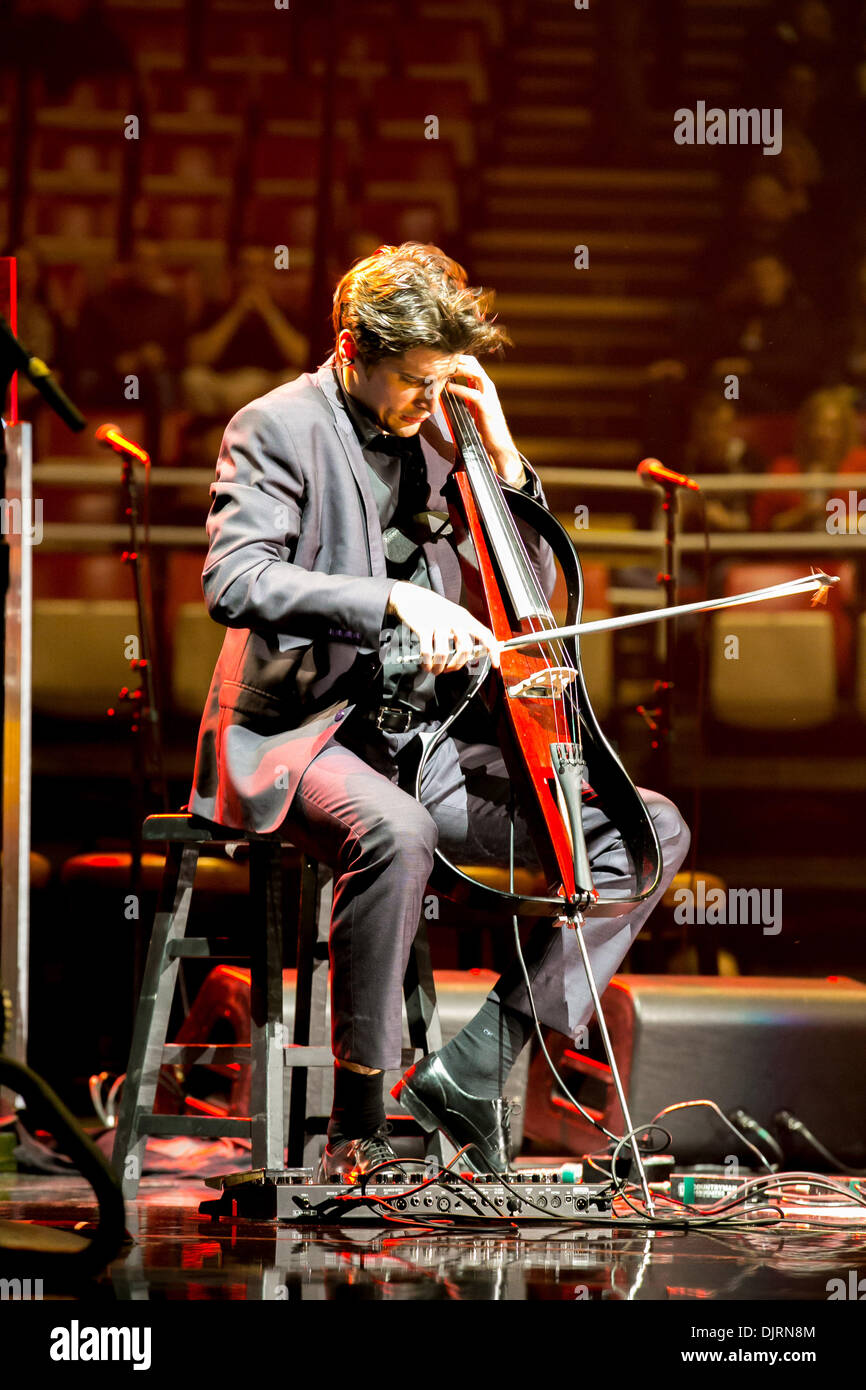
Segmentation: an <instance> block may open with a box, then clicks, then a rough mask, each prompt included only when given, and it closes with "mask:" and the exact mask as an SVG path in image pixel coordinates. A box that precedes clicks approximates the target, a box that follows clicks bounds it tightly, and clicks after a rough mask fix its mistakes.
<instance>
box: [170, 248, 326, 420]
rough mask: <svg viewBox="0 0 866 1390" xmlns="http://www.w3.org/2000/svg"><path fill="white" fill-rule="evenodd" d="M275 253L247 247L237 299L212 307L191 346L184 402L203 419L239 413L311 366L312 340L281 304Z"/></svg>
mask: <svg viewBox="0 0 866 1390" xmlns="http://www.w3.org/2000/svg"><path fill="white" fill-rule="evenodd" d="M278 274H279V272H277V271H275V270H274V263H273V259H272V255H271V253H270V252H269V251H268V250H266V249H265V248H264V247H261V246H246V247H243V248H242V249H241V251H240V253H239V255H238V259H237V264H236V266H235V270H234V275H233V277H232V278H233V284H232V293H231V294H230V295H229V296H228V297H227V298H226V299H225V300H223V301H222V302H221V303H217V304H211V305H209V306H208V307H207V308H206V309H205V312H204V315H203V316H202V319H201V322H200V323H199V325H198V327H197V331H196V332H195V333H194V334H193V335H192V336H191V337H190V339H189V342H188V345H187V368H186V371H185V372H184V375H183V388H184V401H185V404H186V405H187V407H188V408H189V409H190V410H193V411H195V412H196V413H197V414H201V415H222V416H224V415H225V414H226V412H228V413H233V412H234V411H236V410H239V409H240V408H241V406H242V405H246V403H247V402H248V401H250V400H252V399H254V398H255V397H258V396H263V395H265V393H266V392H268V391H271V390H273V389H274V387H276V386H279V385H281V383H282V382H284V381H290V380H291V379H292V377H294V376H297V375H298V373H299V372H300V371H302V370H303V369H304V368H305V367H306V365H307V340H306V338H305V337H303V335H302V334H300V333H299V332H298V331H297V329H296V328H294V327H293V326H292V324H291V323H290V322H289V320H288V318H287V317H286V315H285V314H284V312H283V310H282V309H281V308H280V307H279V305H278V304H277V303H276V301H275V298H274V292H273V277H274V276H275V275H278Z"/></svg>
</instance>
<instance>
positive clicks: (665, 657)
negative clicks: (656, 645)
mask: <svg viewBox="0 0 866 1390" xmlns="http://www.w3.org/2000/svg"><path fill="white" fill-rule="evenodd" d="M662 487H663V489H664V497H663V499H662V512H663V514H664V519H665V539H664V547H663V550H662V569H661V571H660V572H659V574H657V575H656V583H657V584H659V585H660V586H661V588H662V591H663V592H664V596H665V601H664V607H665V608H675V607H676V602H677V575H676V530H677V489H676V485H675V484H673V483H662ZM675 670H676V632H675V630H674V628H673V625H672V624H671V623H664V624H663V625H662V655H661V676H660V678H658V679H656V680H655V681H654V682H653V695H654V696H655V700H656V705H655V708H654V709H653V710H645V709H644V707H643V706H642V705H639V706H638V714H640V715H641V717H642V718H643V719H645V720H646V723H647V725H648V727H649V730H650V733H651V735H652V738H651V740H650V750H651V752H652V754H653V759H652V762H653V766H654V768H655V773H654V776H655V779H656V782H657V783H659V784H660V785H661V786H663V787H667V786H669V785H670V769H671V746H670V745H671V733H672V729H673V704H674V688H675V686H674V676H675Z"/></svg>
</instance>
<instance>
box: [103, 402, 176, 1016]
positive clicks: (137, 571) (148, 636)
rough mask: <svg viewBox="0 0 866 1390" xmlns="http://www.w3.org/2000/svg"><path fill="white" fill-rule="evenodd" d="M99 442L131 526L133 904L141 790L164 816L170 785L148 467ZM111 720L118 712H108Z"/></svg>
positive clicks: (136, 980)
mask: <svg viewBox="0 0 866 1390" xmlns="http://www.w3.org/2000/svg"><path fill="white" fill-rule="evenodd" d="M97 437H98V438H99V439H100V441H101V442H104V443H108V444H109V445H110V446H111V447H112V448H113V449H114V450H115V452H116V453H118V454H119V455H120V457H121V460H122V467H121V482H122V485H123V488H124V493H125V507H124V512H125V515H126V517H127V518H128V521H129V549H128V550H124V551H123V553H122V555H121V557H120V559H121V564H126V565H129V566H130V568H131V570H132V580H133V587H134V590H135V607H136V614H137V623H138V637H139V654H138V656H137V657H132V658H130V662H129V665H130V669H131V670H132V671H133V672H137V673H138V677H139V682H140V683H139V686H138V688H137V689H135V690H130V688H129V687H128V686H123V687H122V688H121V690H120V691H119V692H118V702H121V701H123V702H129V704H130V706H131V721H130V725H129V728H130V733H131V734H132V735H133V745H132V760H131V761H132V806H131V811H132V826H131V829H130V868H129V891H130V894H131V895H132V896H133V898H134V899H135V901H136V903H139V902H140V900H141V883H142V869H141V858H142V853H143V843H142V822H143V820H144V812H145V799H146V798H145V788H146V786H147V785H148V784H149V785H150V787H151V789H155V791H156V793H157V795H158V797H159V801H160V804H161V807H162V810H163V811H166V812H167V811H168V809H169V804H168V785H167V782H166V776H165V759H164V753H163V744H162V723H161V719H160V712H159V703H158V696H157V680H156V676H155V672H154V643H153V631H154V625H153V604H152V597H151V587H150V569H149V566H150V552H149V548H148V544H149V543H148V532H149V516H148V512H147V509H146V508H145V512H144V520H143V521H142V514H141V507H140V504H139V486H138V483H137V482H136V478H135V469H134V463H135V461H136V460H138V461H139V462H140V463H143V464H144V466H145V468H149V467H150V457H149V455H148V454H146V453H145V451H144V450H143V449H139V448H138V446H136V445H134V444H133V443H132V442H131V441H130V440H127V439H124V438H123V436H122V435H121V434H120V432H119V431H117V432H116V433H113V437H112V428H111V427H106V426H102V427H101V428H100V430H99V431H97ZM142 540H143V544H144V551H143V553H142V548H141V541H142ZM108 715H109V718H114V717H115V716H116V711H115V710H113V709H110V710H109V711H108ZM135 922H136V926H135V931H134V933H133V935H134V947H133V967H132V989H133V1003H134V1004H135V1003H137V1001H138V996H139V994H140V992H141V981H142V972H143V963H144V942H143V939H142V928H141V917H140V915H138V916H136V918H135Z"/></svg>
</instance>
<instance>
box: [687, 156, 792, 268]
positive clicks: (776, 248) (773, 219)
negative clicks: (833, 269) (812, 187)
mask: <svg viewBox="0 0 866 1390" xmlns="http://www.w3.org/2000/svg"><path fill="white" fill-rule="evenodd" d="M782 148H783V150H784V144H783V146H782ZM781 157H782V156H781V155H777V156H776V157H775V158H774V159H773V160H772V172H770V171H769V170H768V169H767V167H766V166H767V165H768V164H769V163H770V162H771V161H770V159H769V158H765V157H764V156H761V161H762V162H761V164H759V165H758V166H757V170H756V169H755V168H754V166H752V171H751V172H749V173H747V174H746V177H745V178H744V179H743V181H742V183H740V185H739V188H738V189H735V190H734V191H732V193H731V195H730V201H729V206H728V209H727V211H726V213H725V215H724V217H723V218H722V221H721V224H720V225H719V226H718V228H717V229H716V231H715V233H714V234H713V235H712V236H711V237H710V239H709V241H708V242H707V245H706V246H705V247H704V250H703V251H702V253H701V255H700V257H699V259H698V261H697V264H696V265H695V275H696V281H697V284H698V286H699V287H700V288H702V289H703V290H704V291H705V292H706V288H707V287H708V286H716V285H720V284H724V283H725V282H726V281H727V280H730V279H731V277H732V276H733V275H734V274H735V273H736V272H737V271H738V270H739V269H740V268H741V267H742V265H743V264H744V262H745V261H747V260H748V259H749V258H750V257H751V256H758V255H761V254H767V255H774V256H778V257H779V258H780V259H781V260H784V261H786V262H788V263H789V264H797V257H798V252H799V244H798V236H797V222H798V218H797V215H796V213H795V199H794V198H793V197H792V196H791V193H790V192H789V190H788V189H787V188H786V187H785V184H784V182H783V177H782V176H783V172H784V170H783V166H782V165H781V164H780V163H779V160H780V159H781Z"/></svg>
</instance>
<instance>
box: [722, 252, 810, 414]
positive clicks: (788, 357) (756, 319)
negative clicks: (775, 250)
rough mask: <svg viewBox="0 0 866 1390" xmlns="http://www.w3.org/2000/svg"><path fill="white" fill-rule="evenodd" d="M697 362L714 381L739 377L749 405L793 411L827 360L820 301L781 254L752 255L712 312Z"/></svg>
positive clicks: (745, 404)
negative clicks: (805, 290) (804, 291)
mask: <svg viewBox="0 0 866 1390" xmlns="http://www.w3.org/2000/svg"><path fill="white" fill-rule="evenodd" d="M696 365H697V368H698V371H699V372H700V370H701V368H703V369H704V370H705V371H706V372H707V375H708V377H709V378H710V379H711V380H712V381H713V382H716V381H719V382H724V381H725V379H727V378H730V377H732V376H735V377H736V378H737V379H738V384H739V400H740V403H741V406H742V408H743V409H745V410H791V409H794V408H795V407H796V405H797V402H798V401H800V400H802V398H803V396H804V394H805V392H806V391H808V390H809V388H810V387H811V386H813V385H814V382H815V379H816V376H817V375H818V374H819V372H820V371H821V370H822V368H823V367H824V366H825V364H824V362H823V352H822V332H821V325H820V322H819V320H818V316H817V314H816V313H815V310H814V308H813V306H812V303H811V301H810V300H809V299H807V298H806V296H805V295H803V294H801V293H800V291H799V290H798V289H797V287H796V285H795V284H794V279H793V276H792V274H791V271H790V270H789V268H788V266H787V265H785V264H784V262H782V261H780V260H779V258H778V257H777V256H773V255H766V254H762V255H757V256H752V257H750V259H749V260H748V261H747V262H746V264H745V266H744V267H743V272H742V275H740V276H738V277H736V279H735V280H734V281H733V282H732V283H731V284H730V285H728V286H727V287H726V291H725V292H724V293H723V297H722V302H721V303H720V304H719V305H718V306H717V307H716V308H715V309H714V310H713V311H712V312H711V313H710V314H709V315H707V316H706V318H705V321H704V323H703V324H702V325H701V331H700V340H699V342H698V343H697V345H696Z"/></svg>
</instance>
